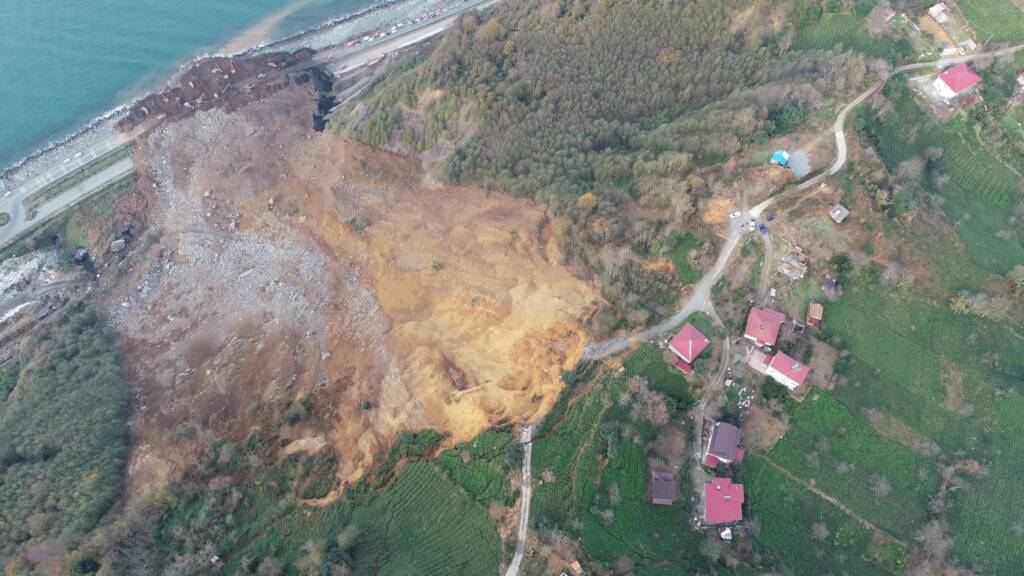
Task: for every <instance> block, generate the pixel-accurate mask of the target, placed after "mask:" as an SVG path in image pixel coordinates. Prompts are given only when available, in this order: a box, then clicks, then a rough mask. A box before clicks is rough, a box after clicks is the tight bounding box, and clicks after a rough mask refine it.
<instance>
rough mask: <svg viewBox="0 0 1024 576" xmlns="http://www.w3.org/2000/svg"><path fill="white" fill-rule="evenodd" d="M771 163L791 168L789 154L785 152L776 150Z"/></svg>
mask: <svg viewBox="0 0 1024 576" xmlns="http://www.w3.org/2000/svg"><path fill="white" fill-rule="evenodd" d="M771 163H772V164H775V165H776V166H789V152H786V151H785V150H776V151H775V153H773V154H772V159H771Z"/></svg>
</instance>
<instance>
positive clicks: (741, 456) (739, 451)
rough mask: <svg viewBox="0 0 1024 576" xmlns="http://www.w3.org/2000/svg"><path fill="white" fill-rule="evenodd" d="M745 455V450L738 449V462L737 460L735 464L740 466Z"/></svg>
mask: <svg viewBox="0 0 1024 576" xmlns="http://www.w3.org/2000/svg"><path fill="white" fill-rule="evenodd" d="M743 454H744V452H743V448H737V449H736V460H735V462H736V463H737V464H739V463H740V462H743Z"/></svg>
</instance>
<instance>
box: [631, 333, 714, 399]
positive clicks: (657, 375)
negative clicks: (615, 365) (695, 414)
mask: <svg viewBox="0 0 1024 576" xmlns="http://www.w3.org/2000/svg"><path fill="white" fill-rule="evenodd" d="M701 331H702V332H703V329H701ZM704 334H706V335H709V334H711V333H710V332H704ZM710 354H711V346H710V345H709V346H708V349H707V350H705V351H704V352H703V354H701V357H702V358H707V357H709V356H710ZM661 356H662V354H661V350H659V349H658V348H656V347H654V346H652V345H650V344H647V343H644V344H641V345H640V346H639V347H638V348H637V349H636V350H634V351H633V352H631V353H630V355H629V356H627V357H626V358H625V360H623V361H622V365H623V366H624V367H625V368H626V376H634V375H639V376H643V377H644V378H646V379H647V382H648V383H649V384H650V386H651V390H657V391H658V392H661V393H662V394H664V395H666V396H668V397H669V398H673V399H675V401H676V403H677V407H678V409H679V410H681V411H686V410H688V409H689V407H690V405H691V404H693V397H692V396H691V395H690V389H689V387H688V386H687V384H686V378H684V377H683V375H682V374H680V373H679V372H678V371H674V370H673V369H672V368H670V367H669V365H668V364H666V363H665V361H664V360H662V357H661Z"/></svg>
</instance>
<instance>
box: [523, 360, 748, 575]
mask: <svg viewBox="0 0 1024 576" xmlns="http://www.w3.org/2000/svg"><path fill="white" fill-rule="evenodd" d="M652 350H655V349H653V348H652V349H650V350H645V349H644V348H641V349H640V350H638V351H636V352H634V353H633V355H631V356H630V357H629V358H627V360H626V362H625V364H626V365H627V366H628V368H627V370H626V373H623V374H619V373H604V374H601V375H597V376H596V377H595V378H596V379H594V380H591V381H589V382H583V383H580V386H581V387H585V388H581V389H585V390H586V392H584V393H582V395H579V396H577V397H575V398H574V399H573V400H572V401H570V402H568V405H567V408H566V410H565V411H564V413H562V414H561V415H557V414H556V415H557V422H555V423H552V424H551V425H550V428H548V429H547V430H546V433H545V434H543V435H539V436H535V440H534V447H533V470H534V476H535V477H538V478H541V479H542V480H543V481H542V482H540V483H539V484H538V485H537V486H536V487H535V488H534V493H533V504H532V506H533V511H532V514H531V516H532V521H533V523H534V525H535V526H536V527H537V528H538V529H539V530H541V531H547V530H552V529H556V528H557V529H560V530H563V531H564V532H566V533H567V534H569V535H570V536H572V537H574V538H578V539H579V541H580V543H581V544H582V546H583V549H584V551H585V552H586V555H587V558H588V559H589V560H590V561H591V562H600V563H606V564H607V565H610V564H612V563H614V562H615V561H616V560H618V559H619V558H621V557H623V556H628V557H629V558H630V559H632V561H633V562H634V563H635V565H636V573H637V574H642V575H646V576H658V575H662V574H666V575H667V574H691V573H707V570H708V564H707V562H708V561H707V560H706V559H705V558H704V557H703V556H702V555H701V552H700V546H701V542H703V541H704V537H703V536H702V535H700V534H698V533H696V532H694V531H692V530H691V529H690V527H689V523H688V516H689V513H688V510H687V508H686V504H687V499H686V493H685V489H682V491H683V493H682V494H680V500H679V501H677V504H676V505H674V506H655V505H653V504H651V503H650V501H649V499H648V494H647V484H648V478H649V474H650V470H649V464H648V456H649V454H648V453H647V450H646V448H645V447H644V444H645V442H644V441H638V439H637V437H636V435H637V434H638V430H639V429H642V428H643V427H642V426H640V425H639V424H638V423H637V422H636V421H635V420H633V419H632V418H631V416H630V407H629V405H628V402H626V403H625V404H623V402H622V401H621V399H622V397H623V393H624V392H625V391H626V390H627V379H628V377H629V376H628V374H629V373H631V372H635V373H638V374H642V375H644V376H645V377H647V378H648V380H649V381H650V382H652V383H653V382H657V381H660V380H661V379H662V378H663V377H664V374H662V375H659V372H660V370H659V369H657V368H656V361H655V360H654V359H652V358H653V356H652ZM657 362H660V360H657ZM670 375H671V376H673V377H674V378H678V381H674V382H672V383H671V384H667V385H671V386H678V387H680V388H681V389H682V391H683V392H684V393H686V394H687V397H688V392H686V390H685V381H684V380H682V378H680V377H678V376H676V375H674V374H670ZM653 388H654V386H653V385H652V389H653ZM545 478H546V479H545ZM681 484H685V481H683V482H682V483H681ZM714 567H715V569H716V570H717V571H718V573H719V574H731V573H733V570H732V569H730V568H728V567H727V566H725V565H723V564H720V563H714Z"/></svg>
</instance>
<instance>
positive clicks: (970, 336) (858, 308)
mask: <svg viewBox="0 0 1024 576" xmlns="http://www.w3.org/2000/svg"><path fill="white" fill-rule="evenodd" d="M829 326H830V329H831V330H832V331H833V332H835V333H836V334H837V335H839V337H840V338H841V340H842V347H843V348H845V349H847V350H848V351H849V356H848V357H847V358H846V360H845V361H842V362H840V365H839V366H838V370H839V372H840V374H841V375H842V376H843V378H844V379H845V383H844V384H842V385H840V386H837V387H836V389H835V391H834V394H835V396H836V398H837V399H838V400H839V401H840V402H842V403H843V405H844V406H845V407H846V408H848V409H849V410H850V413H851V414H853V415H855V416H856V417H858V418H861V419H862V420H865V421H869V420H870V415H871V414H872V412H873V411H876V412H878V413H882V414H885V415H887V416H888V417H891V418H892V419H894V420H895V421H897V422H899V423H900V424H902V425H903V426H904V427H906V428H905V430H909V431H910V432H912V433H913V435H914V436H920V437H924V438H927V439H928V440H931V441H933V442H935V444H936V445H937V446H938V448H939V452H938V453H937V454H935V455H934V457H933V460H934V462H935V463H936V464H937V465H948V464H950V463H954V462H963V461H965V460H966V459H973V460H975V461H977V462H982V463H986V465H987V470H986V471H985V473H984V474H978V475H964V474H961V476H962V477H963V478H964V479H965V480H966V487H965V488H964V489H962V490H958V491H955V492H953V493H952V499H951V502H950V503H949V512H948V517H949V520H950V525H951V536H952V538H953V541H954V546H953V551H952V554H951V556H952V558H953V559H954V560H956V561H958V562H959V563H961V564H963V565H965V566H969V567H972V568H973V569H975V570H976V571H979V572H983V573H986V574H1010V573H1015V571H1016V570H1018V569H1019V567H1020V565H1021V564H1022V562H1024V535H1022V534H1021V531H1020V530H1018V528H1019V527H1020V526H1021V525H1020V522H1022V521H1024V501H1022V500H1021V499H1020V498H1018V497H1017V495H1018V494H1019V482H1017V481H1015V479H1018V478H1020V477H1022V476H1024V458H1022V456H1024V441H1022V440H1021V438H1024V397H1022V396H1021V393H1022V392H1024V380H1022V379H1021V377H1020V375H1021V374H1024V339H1022V338H1021V336H1020V334H1021V330H1020V327H1019V326H1017V327H1013V326H1010V325H1007V324H1005V323H1001V322H995V321H989V320H983V319H980V318H977V317H973V316H967V315H962V314H957V313H954V312H952V311H951V310H949V309H948V308H946V307H944V306H939V305H936V304H932V303H928V302H924V301H922V300H920V299H919V298H917V297H915V296H913V295H907V294H897V293H894V292H889V291H888V290H887V289H883V288H881V287H879V285H878V283H877V282H876V281H874V280H872V279H871V278H869V277H860V278H857V279H855V280H854V282H852V286H851V288H850V289H848V290H847V293H846V294H845V295H844V296H843V298H841V299H840V300H839V301H838V302H836V303H835V304H833V305H832V306H831V307H830V309H829ZM889 350H896V351H898V352H901V353H895V354H894V353H892V352H890V351H889ZM917 358H924V360H923V361H922V360H918V359H917ZM929 363H934V365H935V367H936V368H935V369H930V368H926V367H927V366H928V365H929ZM787 440H788V439H787ZM920 513H924V512H920Z"/></svg>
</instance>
